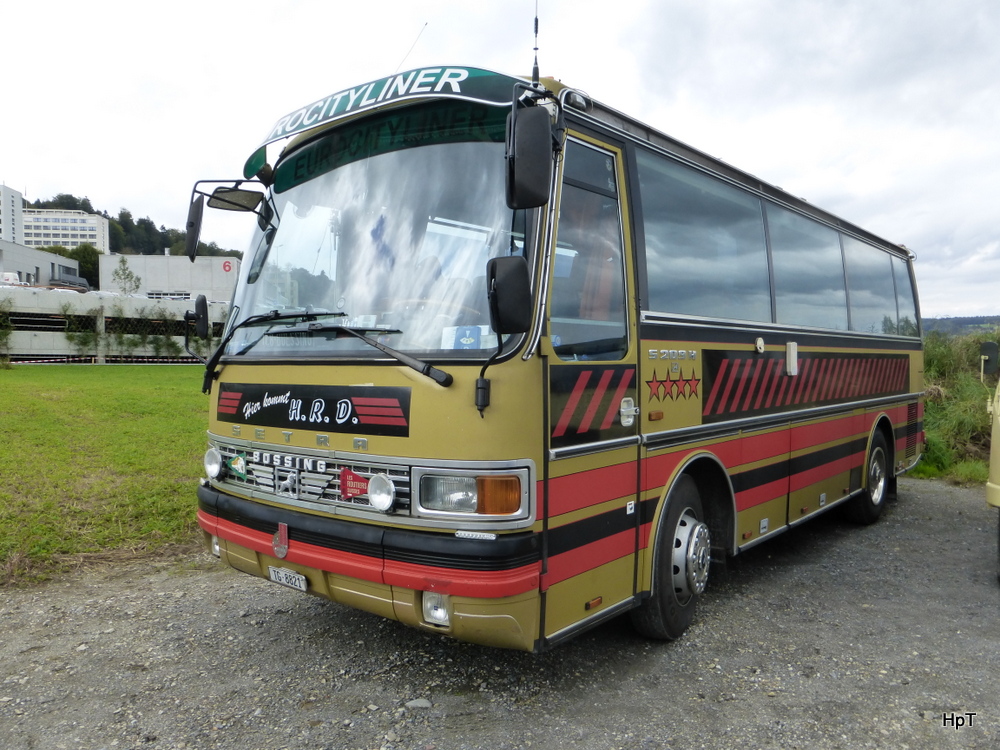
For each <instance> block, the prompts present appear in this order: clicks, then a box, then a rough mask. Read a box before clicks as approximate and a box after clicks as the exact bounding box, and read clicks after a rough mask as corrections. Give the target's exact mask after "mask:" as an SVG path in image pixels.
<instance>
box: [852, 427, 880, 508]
mask: <svg viewBox="0 0 1000 750" xmlns="http://www.w3.org/2000/svg"><path fill="white" fill-rule="evenodd" d="M867 480H868V481H867V483H866V485H865V489H864V491H863V492H862V493H861V494H860V495H858V496H857V497H855V498H854V499H853V500H851V501H850V502H849V503H848V504H847V508H846V511H847V517H848V518H850V519H851V520H852V521H854V522H855V523H860V524H865V525H867V524H870V523H875V522H876V521H877V520H878V519H879V516H881V515H882V509H883V508H885V501H886V498H887V497H888V495H889V448H888V446H887V445H886V442H885V436H884V435H882V433H881V432H876V433H875V435H874V437H872V442H871V446H870V448H869V449H868V468H867Z"/></svg>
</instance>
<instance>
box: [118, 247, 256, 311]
mask: <svg viewBox="0 0 1000 750" xmlns="http://www.w3.org/2000/svg"><path fill="white" fill-rule="evenodd" d="M122 258H124V259H125V262H126V263H127V264H128V269H129V270H130V271H131V272H132V273H133V274H135V275H136V276H138V277H139V278H140V279H141V282H142V283H141V284H140V286H139V290H138V291H137V292H136V294H139V295H142V296H144V297H145V296H148V295H157V296H176V297H185V296H186V298H187V299H194V298H195V297H197V296H198V295H199V294H204V295H205V297H206V298H207V299H208V300H209V301H210V302H229V301H230V300H232V298H233V289H234V288H235V287H236V278H237V276H239V273H240V260H239V258H223V257H212V256H198V257H197V258H195V259H194V263H192V262H191V261H190V260H188V258H187V256H184V255H102V256H101V258H100V262H101V289H102V290H104V291H110V292H117V291H120V289H119V286H118V284H116V283H115V281H114V280H113V278H112V274H114V272H115V271H116V270H117V268H118V265H119V263H120V262H121V259H122Z"/></svg>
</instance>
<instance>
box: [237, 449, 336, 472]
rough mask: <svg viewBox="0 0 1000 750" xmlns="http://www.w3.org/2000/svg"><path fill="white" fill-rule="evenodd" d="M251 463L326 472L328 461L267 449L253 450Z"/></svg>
mask: <svg viewBox="0 0 1000 750" xmlns="http://www.w3.org/2000/svg"><path fill="white" fill-rule="evenodd" d="M249 461H250V462H251V463H255V464H260V465H261V466H274V467H275V468H278V469H298V470H299V471H317V472H319V473H321V474H322V473H324V472H325V471H326V467H327V463H326V461H324V460H323V459H321V458H310V457H309V456H290V455H288V454H285V453H268V452H266V451H253V452H252V453H251V454H250V456H249Z"/></svg>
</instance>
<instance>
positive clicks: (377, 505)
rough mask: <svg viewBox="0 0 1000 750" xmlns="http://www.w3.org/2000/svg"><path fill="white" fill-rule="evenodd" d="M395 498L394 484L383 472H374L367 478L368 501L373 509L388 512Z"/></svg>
mask: <svg viewBox="0 0 1000 750" xmlns="http://www.w3.org/2000/svg"><path fill="white" fill-rule="evenodd" d="M395 500H396V485H394V484H393V483H392V480H391V479H389V477H388V476H386V475H385V474H375V475H374V476H373V477H372V478H371V479H369V480H368V502H369V503H371V506H372V507H373V508H374V509H375V510H380V511H382V512H383V513H388V512H389V510H390V509H391V508H392V504H393V502H395Z"/></svg>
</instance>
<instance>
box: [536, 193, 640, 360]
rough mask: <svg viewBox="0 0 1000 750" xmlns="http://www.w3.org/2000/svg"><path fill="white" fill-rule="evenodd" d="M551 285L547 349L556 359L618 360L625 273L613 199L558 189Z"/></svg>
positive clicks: (623, 339)
mask: <svg viewBox="0 0 1000 750" xmlns="http://www.w3.org/2000/svg"><path fill="white" fill-rule="evenodd" d="M559 216H560V218H559V234H558V245H557V247H556V261H555V269H554V272H553V282H552V306H551V314H552V319H551V322H552V326H551V328H552V345H553V347H554V348H555V351H556V353H557V354H558V355H559V357H560V358H561V359H621V358H622V357H623V356H624V355H625V350H626V348H627V341H626V328H625V272H624V265H623V262H622V236H621V221H620V219H619V214H618V202H617V200H616V199H614V198H611V197H609V196H606V195H602V194H600V193H597V192H591V191H589V190H585V189H583V188H580V187H577V186H575V185H569V184H567V185H565V186H564V187H563V197H562V204H561V207H560V212H559Z"/></svg>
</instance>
